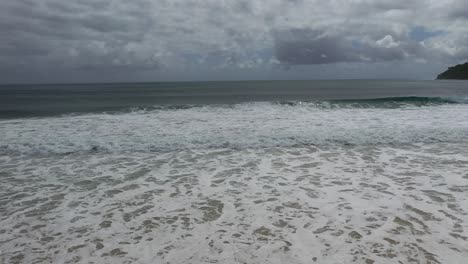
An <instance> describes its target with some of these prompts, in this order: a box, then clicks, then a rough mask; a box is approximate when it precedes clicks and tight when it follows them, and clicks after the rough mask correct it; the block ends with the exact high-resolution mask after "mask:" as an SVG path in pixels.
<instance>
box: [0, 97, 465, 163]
mask: <svg viewBox="0 0 468 264" xmlns="http://www.w3.org/2000/svg"><path fill="white" fill-rule="evenodd" d="M467 134H468V105H464V104H458V105H433V106H422V107H417V106H414V105H413V106H411V105H408V106H406V107H398V108H394V109H392V108H363V109H360V108H356V107H352V108H330V109H327V108H323V107H316V105H314V104H307V103H305V104H293V105H287V104H273V103H247V104H239V105H233V106H205V107H195V108H188V109H166V110H151V111H133V112H130V113H120V114H88V115H79V116H66V117H49V118H39V119H16V120H7V121H5V120H4V121H0V138H1V141H0V152H1V153H13V154H14V153H16V154H37V153H42V154H47V153H49V154H50V153H52V154H53V153H56V154H62V153H73V152H83V151H90V150H94V151H108V152H114V153H116V152H121V151H127V152H128V151H130V152H131V151H161V150H164V151H170V150H175V149H190V148H219V147H232V148H246V147H272V146H295V145H334V144H354V145H365V144H408V143H430V142H460V141H464V140H466V139H467Z"/></svg>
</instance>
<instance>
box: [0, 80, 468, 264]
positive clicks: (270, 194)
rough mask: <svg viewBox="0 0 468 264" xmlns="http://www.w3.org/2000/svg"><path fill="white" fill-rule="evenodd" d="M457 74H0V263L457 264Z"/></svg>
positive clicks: (464, 236) (460, 224) (462, 179)
mask: <svg viewBox="0 0 468 264" xmlns="http://www.w3.org/2000/svg"><path fill="white" fill-rule="evenodd" d="M467 103H468V82H466V81H377V80H376V81H364V80H344V81H272V82H199V83H137V84H127V83H126V84H74V85H5V86H1V87H0V263H366V264H369V263H465V261H466V259H467V257H468V210H467V208H468V104H467Z"/></svg>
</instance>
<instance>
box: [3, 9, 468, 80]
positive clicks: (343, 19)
mask: <svg viewBox="0 0 468 264" xmlns="http://www.w3.org/2000/svg"><path fill="white" fill-rule="evenodd" d="M467 10H468V9H467V8H466V3H465V1H464V0H440V1H437V2H434V1H431V0H414V1H407V0H335V1H322V0H226V1H219V0H204V1H201V0H134V1H126V0H113V1H110V0H75V1H63V0H41V1H37V0H15V1H13V0H12V1H9V0H7V1H0V32H1V41H0V71H1V72H2V73H3V74H2V75H0V82H2V81H4V80H7V79H8V80H10V79H11V78H10V79H9V76H10V75H11V76H13V75H14V76H20V75H21V74H20V73H24V76H25V78H28V76H46V77H47V73H48V72H54V73H57V74H60V75H61V76H87V75H89V76H92V78H96V76H97V77H99V74H95V73H96V72H100V73H102V75H106V76H108V77H109V78H111V77H112V76H116V75H119V76H121V77H122V78H123V77H125V76H126V74H125V73H126V72H127V73H128V76H130V74H133V73H136V72H139V71H145V72H151V71H153V73H154V75H155V76H161V75H164V72H167V71H171V72H172V73H173V76H177V75H178V74H180V75H183V74H184V72H187V71H191V72H192V73H191V74H192V75H191V76H193V75H196V73H194V72H193V71H194V70H193V69H195V71H196V70H200V72H204V73H209V72H210V71H212V70H216V71H218V70H223V69H224V70H225V71H226V72H225V73H224V74H223V76H229V71H231V72H237V71H238V69H253V68H259V69H260V68H263V71H264V72H265V71H276V70H272V69H278V68H282V67H277V65H278V64H284V65H288V66H290V68H291V69H292V70H294V67H293V66H294V65H330V64H336V63H342V62H344V63H356V62H359V63H380V62H393V61H402V62H405V61H408V62H410V61H411V62H414V61H415V60H418V61H419V60H421V61H423V60H425V61H431V60H437V61H445V60H446V61H450V62H451V61H453V60H455V59H456V58H457V59H460V58H463V57H465V56H466V55H468V52H467V48H466V47H467V45H466V43H467V42H466V37H464V36H466V35H468V32H467V31H468V29H466V26H464V24H463V22H464V21H465V20H466V19H467V16H466V15H467V14H468V12H467ZM414 28H423V30H420V32H422V33H421V34H422V35H421V34H419V35H418V36H419V37H414V36H415V34H414ZM426 32H442V33H438V34H429V33H427V34H426ZM78 73H79V74H78ZM91 73H92V74H91ZM236 74H237V73H236ZM363 74H365V73H363ZM48 76H52V75H51V74H49V75H48ZM249 76H250V75H249ZM206 77H207V79H209V78H211V76H206ZM15 78H16V77H15ZM90 78H91V77H90Z"/></svg>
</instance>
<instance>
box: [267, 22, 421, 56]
mask: <svg viewBox="0 0 468 264" xmlns="http://www.w3.org/2000/svg"><path fill="white" fill-rule="evenodd" d="M340 33H341V32H338V33H337V32H327V31H325V30H311V29H293V30H287V31H279V32H275V35H274V36H275V37H274V43H275V54H276V57H277V58H278V60H279V61H280V62H282V63H286V64H291V65H294V64H299V65H301V64H302V65H304V64H328V63H337V62H379V61H393V60H403V59H405V58H407V57H410V56H416V55H419V54H420V53H421V51H420V50H421V49H422V47H421V46H420V45H419V44H418V43H415V42H412V41H409V40H405V41H404V42H400V41H397V40H394V39H393V37H392V35H383V34H382V33H381V34H380V39H379V38H377V39H368V40H367V41H363V39H364V37H363V36H360V37H359V36H352V35H351V36H347V35H346V34H344V33H343V34H340Z"/></svg>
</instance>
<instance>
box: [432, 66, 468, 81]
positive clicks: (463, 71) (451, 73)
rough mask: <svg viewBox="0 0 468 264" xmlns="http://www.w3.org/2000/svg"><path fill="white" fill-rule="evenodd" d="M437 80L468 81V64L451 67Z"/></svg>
mask: <svg viewBox="0 0 468 264" xmlns="http://www.w3.org/2000/svg"><path fill="white" fill-rule="evenodd" d="M437 80H468V62H467V63H465V64H458V65H456V66H453V67H449V68H448V70H446V71H445V72H443V73H441V74H439V75H438V76H437Z"/></svg>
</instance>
